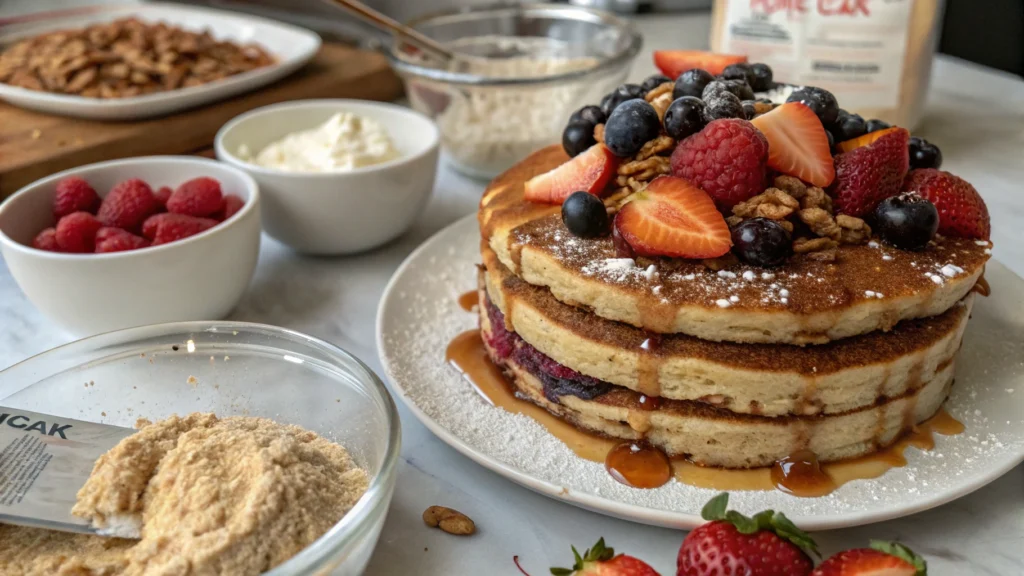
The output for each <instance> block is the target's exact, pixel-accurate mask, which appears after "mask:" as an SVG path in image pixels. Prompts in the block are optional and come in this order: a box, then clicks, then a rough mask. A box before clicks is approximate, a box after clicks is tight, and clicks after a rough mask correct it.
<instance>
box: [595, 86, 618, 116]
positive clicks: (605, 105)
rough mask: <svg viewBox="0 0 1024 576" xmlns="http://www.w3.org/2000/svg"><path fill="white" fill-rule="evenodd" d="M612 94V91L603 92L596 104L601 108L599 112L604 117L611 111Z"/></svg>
mask: <svg viewBox="0 0 1024 576" xmlns="http://www.w3.org/2000/svg"><path fill="white" fill-rule="evenodd" d="M613 94H614V92H612V93H609V94H605V95H604V97H603V98H601V102H600V103H598V105H597V107H598V108H600V109H601V112H602V113H603V114H604V116H605V118H607V117H608V115H609V114H611V113H612V95H613Z"/></svg>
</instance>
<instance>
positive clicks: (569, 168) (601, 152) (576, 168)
mask: <svg viewBox="0 0 1024 576" xmlns="http://www.w3.org/2000/svg"><path fill="white" fill-rule="evenodd" d="M618 167H619V159H618V158H616V157H615V155H614V154H612V153H611V151H610V150H608V148H606V147H605V145H604V144H600V143H599V144H594V145H593V146H591V147H590V148H588V149H587V150H586V151H584V152H582V153H580V154H578V155H577V156H576V157H575V158H573V159H571V160H569V161H568V162H566V163H564V164H562V165H561V166H558V167H556V168H555V169H553V170H551V171H549V172H545V173H543V174H538V175H537V176H534V177H533V178H530V179H529V180H527V181H526V184H525V185H524V186H523V188H524V196H525V197H526V199H527V200H529V201H530V202H541V203H546V204H561V203H562V201H563V200H565V199H566V198H568V197H569V195H570V194H572V193H573V192H578V191H580V190H582V191H584V192H588V193H590V194H593V195H595V196H601V195H602V194H604V192H605V187H606V186H607V185H608V182H609V181H610V180H611V179H612V176H614V175H615V170H616V169H618Z"/></svg>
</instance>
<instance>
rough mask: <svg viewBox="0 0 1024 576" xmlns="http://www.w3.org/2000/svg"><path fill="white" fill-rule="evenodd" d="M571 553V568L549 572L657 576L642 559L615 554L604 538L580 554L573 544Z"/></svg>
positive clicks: (559, 575) (559, 574)
mask: <svg viewBox="0 0 1024 576" xmlns="http://www.w3.org/2000/svg"><path fill="white" fill-rule="evenodd" d="M572 555H573V558H574V560H575V561H576V562H575V563H574V564H573V566H572V568H552V569H551V573H552V574H554V575H555V576H658V573H657V572H655V571H654V568H651V567H650V566H649V565H647V563H646V562H643V561H642V560H637V559H636V558H634V557H632V556H627V555H625V554H619V555H618V556H616V555H615V550H614V549H612V548H609V547H607V546H606V545H605V543H604V538H601V539H600V540H598V541H597V544H595V545H594V547H593V548H588V549H587V550H586V552H584V553H583V554H582V555H580V553H579V552H577V551H576V547H575V546H573V547H572ZM517 565H518V564H517ZM519 571H520V572H523V569H522V568H520V569H519ZM523 573H524V574H525V572H523Z"/></svg>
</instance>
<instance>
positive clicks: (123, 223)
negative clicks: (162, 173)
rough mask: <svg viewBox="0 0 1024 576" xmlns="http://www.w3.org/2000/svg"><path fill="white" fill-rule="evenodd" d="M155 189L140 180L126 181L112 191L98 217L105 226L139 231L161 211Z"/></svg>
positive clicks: (104, 201)
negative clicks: (144, 222)
mask: <svg viewBox="0 0 1024 576" xmlns="http://www.w3.org/2000/svg"><path fill="white" fill-rule="evenodd" d="M159 207H160V206H159V204H157V201H156V197H154V196H153V189H152V188H150V187H149V184H146V183H145V182H143V181H142V180H139V179H138V178H132V179H131V180H125V181H124V182H121V183H120V184H118V185H117V186H114V187H113V188H112V189H111V190H110V194H107V197H106V198H104V199H103V204H101V205H100V211H99V213H98V214H97V215H96V216H97V217H98V218H99V219H100V222H102V223H103V225H104V226H112V227H114V228H123V229H125V230H128V231H135V230H138V229H139V226H141V225H142V222H143V221H145V219H146V218H147V217H148V216H150V215H151V214H154V213H155V212H156V211H157V210H158V209H159Z"/></svg>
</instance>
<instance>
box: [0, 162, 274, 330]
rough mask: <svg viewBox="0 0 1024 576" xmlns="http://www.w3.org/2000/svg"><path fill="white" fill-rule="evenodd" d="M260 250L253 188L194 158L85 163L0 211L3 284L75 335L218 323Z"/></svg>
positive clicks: (230, 171)
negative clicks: (8, 281)
mask: <svg viewBox="0 0 1024 576" xmlns="http://www.w3.org/2000/svg"><path fill="white" fill-rule="evenodd" d="M259 246H260V199H259V190H258V187H257V185H256V182H255V181H254V180H253V179H252V177H250V176H249V175H248V174H246V173H245V172H243V171H241V170H238V169H236V168H233V167H231V166H228V165H226V164H223V163H219V162H215V161H213V160H207V159H205V158H198V157H190V156H153V157H144V158H132V159H127V160H114V161H110V162H101V163H98V164H90V165H87V166H82V167H79V168H74V169H71V170H66V171H64V172H60V173H58V174H54V175H52V176H49V177H47V178H43V179H41V180H38V181H36V182H34V183H32V184H30V185H28V186H26V187H24V188H22V189H21V190H19V191H18V192H16V193H15V194H14V195H13V196H11V197H10V198H8V199H7V200H6V201H4V202H3V204H0V251H2V252H3V256H4V260H5V261H6V263H7V267H8V268H9V269H10V271H11V275H12V276H13V277H14V279H15V281H17V283H18V285H19V286H20V287H21V289H22V290H23V291H24V292H25V295H26V296H28V298H29V300H31V301H32V302H33V303H34V304H35V305H36V306H37V307H38V308H39V309H40V310H41V311H42V312H43V313H44V314H46V315H47V316H49V317H50V318H51V319H52V320H53V321H54V322H56V323H58V324H60V325H61V326H63V327H64V328H66V329H67V330H68V331H70V332H72V333H73V334H75V335H79V336H84V335H89V334H96V333H99V332H106V331H109V330H117V329H121V328H127V327H131V326H140V325H144V324H156V323H162V322H176V321H186V320H216V319H220V318H223V317H225V316H227V315H228V313H230V312H231V310H232V309H233V308H234V307H235V305H236V304H237V303H238V301H239V299H240V298H241V297H242V294H243V293H244V292H245V289H246V287H247V286H248V284H249V280H250V279H251V278H252V274H253V270H254V269H255V267H256V260H257V258H258V255H259Z"/></svg>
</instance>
